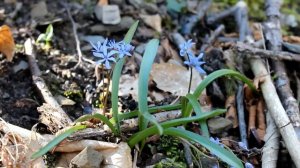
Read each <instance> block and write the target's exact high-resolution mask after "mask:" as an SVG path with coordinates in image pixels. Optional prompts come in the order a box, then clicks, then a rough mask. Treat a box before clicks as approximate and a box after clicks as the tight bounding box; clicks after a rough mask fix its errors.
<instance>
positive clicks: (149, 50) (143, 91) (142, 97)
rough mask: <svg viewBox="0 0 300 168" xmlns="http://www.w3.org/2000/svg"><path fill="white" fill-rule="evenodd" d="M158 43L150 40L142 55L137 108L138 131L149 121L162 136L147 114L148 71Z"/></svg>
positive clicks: (160, 129)
mask: <svg viewBox="0 0 300 168" xmlns="http://www.w3.org/2000/svg"><path fill="white" fill-rule="evenodd" d="M158 45H159V41H158V40H157V39H152V40H150V41H149V42H148V44H147V45H146V49H145V52H144V55H143V59H142V63H141V67H140V73H139V83H138V107H139V129H140V131H141V130H144V129H145V128H147V126H148V121H151V122H152V123H153V124H154V125H156V127H157V129H158V131H159V134H162V132H163V129H162V127H161V126H160V125H159V124H158V122H157V121H156V120H155V118H154V117H153V116H152V115H150V114H149V112H148V101H147V100H148V99H147V97H148V80H149V76H150V71H151V68H152V64H153V62H154V59H155V56H156V53H157V49H158Z"/></svg>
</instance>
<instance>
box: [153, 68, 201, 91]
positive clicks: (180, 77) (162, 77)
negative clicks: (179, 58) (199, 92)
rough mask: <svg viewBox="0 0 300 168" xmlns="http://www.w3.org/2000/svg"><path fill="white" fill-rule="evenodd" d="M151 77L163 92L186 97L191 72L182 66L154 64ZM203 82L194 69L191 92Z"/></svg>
mask: <svg viewBox="0 0 300 168" xmlns="http://www.w3.org/2000/svg"><path fill="white" fill-rule="evenodd" d="M151 76H152V77H153V80H154V82H155V83H156V84H157V86H156V87H157V88H159V89H161V90H163V91H166V92H171V93H172V94H174V95H176V96H185V95H186V94H187V92H188V87H189V80H190V71H189V70H188V69H186V68H185V67H183V66H181V65H176V64H170V63H160V64H153V67H152V70H151ZM201 81H202V79H201V76H200V75H199V73H198V72H197V71H196V70H194V69H193V79H192V85H191V92H193V91H194V90H195V89H196V87H197V86H198V85H199V84H200V82H201Z"/></svg>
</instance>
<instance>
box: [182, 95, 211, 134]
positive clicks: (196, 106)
mask: <svg viewBox="0 0 300 168" xmlns="http://www.w3.org/2000/svg"><path fill="white" fill-rule="evenodd" d="M186 98H187V99H188V100H189V102H190V103H191V104H192V106H193V109H194V111H195V113H196V115H200V114H201V113H203V111H202V110H201V107H200V104H199V102H198V100H197V98H196V97H195V96H194V95H192V94H187V95H186ZM190 112H191V111H190ZM187 115H188V116H190V115H191V114H187ZM188 116H186V117H188ZM199 124H200V127H201V131H202V133H203V135H204V136H205V137H207V138H209V130H208V126H207V124H206V120H201V121H199Z"/></svg>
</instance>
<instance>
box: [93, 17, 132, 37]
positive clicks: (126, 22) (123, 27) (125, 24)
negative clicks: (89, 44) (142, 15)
mask: <svg viewBox="0 0 300 168" xmlns="http://www.w3.org/2000/svg"><path fill="white" fill-rule="evenodd" d="M133 23H134V20H133V19H132V17H128V16H125V17H122V19H121V22H120V23H119V24H117V25H103V24H96V25H94V26H91V28H90V29H91V33H95V34H100V33H105V32H111V33H115V32H120V31H127V30H128V29H129V28H130V26H131V25H132V24H133Z"/></svg>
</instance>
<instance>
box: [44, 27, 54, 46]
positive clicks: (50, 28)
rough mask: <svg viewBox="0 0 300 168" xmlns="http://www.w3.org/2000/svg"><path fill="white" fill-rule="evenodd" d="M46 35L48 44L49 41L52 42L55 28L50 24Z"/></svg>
mask: <svg viewBox="0 0 300 168" xmlns="http://www.w3.org/2000/svg"><path fill="white" fill-rule="evenodd" d="M45 34H46V37H45V41H46V42H47V41H48V42H49V41H51V38H52V37H53V26H52V24H49V25H48V27H47V29H46V33H45Z"/></svg>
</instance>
